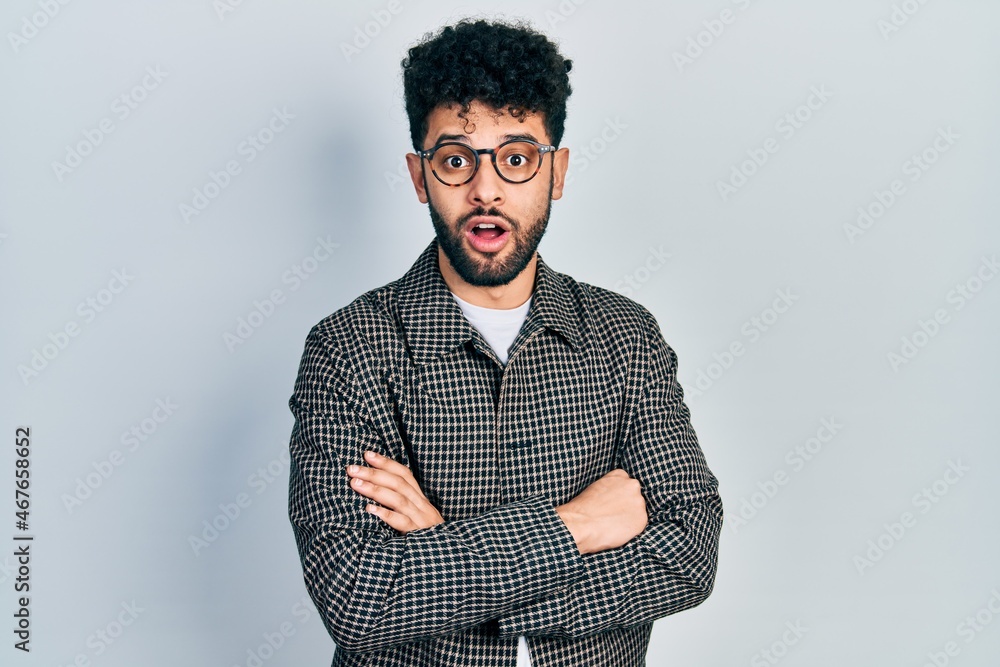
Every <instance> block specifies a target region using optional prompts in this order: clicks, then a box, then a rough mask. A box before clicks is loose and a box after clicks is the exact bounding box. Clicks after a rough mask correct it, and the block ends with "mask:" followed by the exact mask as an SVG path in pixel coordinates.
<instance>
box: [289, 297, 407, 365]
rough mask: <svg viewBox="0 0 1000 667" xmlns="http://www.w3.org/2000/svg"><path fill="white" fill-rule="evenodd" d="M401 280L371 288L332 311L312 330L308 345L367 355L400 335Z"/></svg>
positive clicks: (338, 353) (343, 354) (344, 354)
mask: <svg viewBox="0 0 1000 667" xmlns="http://www.w3.org/2000/svg"><path fill="white" fill-rule="evenodd" d="M398 284H399V280H398V279H397V280H394V281H392V282H390V283H388V284H386V285H383V286H381V287H377V288H374V289H371V290H369V291H367V292H365V293H363V294H361V295H360V296H358V297H356V298H355V299H354V300H353V301H351V302H350V303H348V304H347V305H345V306H343V307H341V308H338V309H337V310H335V311H334V312H332V313H330V314H329V315H327V316H326V317H324V318H323V319H321V320H320V321H319V322H317V323H316V324H315V325H313V327H312V328H311V329H310V330H309V333H308V335H307V336H306V345H307V347H308V346H309V345H310V344H313V345H319V346H321V347H323V348H324V349H326V350H328V351H329V352H330V353H332V354H334V355H335V356H340V357H345V358H352V357H355V358H356V357H358V356H360V355H366V354H369V353H370V352H371V350H372V349H373V348H375V347H380V340H381V343H385V342H387V341H388V339H398V337H399V336H398V331H399V325H398V315H397V312H396V308H395V296H396V293H397V290H398Z"/></svg>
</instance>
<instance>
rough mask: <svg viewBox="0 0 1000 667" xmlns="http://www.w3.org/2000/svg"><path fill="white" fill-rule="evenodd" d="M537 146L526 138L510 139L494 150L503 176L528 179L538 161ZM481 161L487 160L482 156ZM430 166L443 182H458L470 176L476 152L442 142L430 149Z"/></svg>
mask: <svg viewBox="0 0 1000 667" xmlns="http://www.w3.org/2000/svg"><path fill="white" fill-rule="evenodd" d="M539 157H540V156H539V153H538V147H537V146H535V145H534V144H532V143H529V142H527V141H513V142H511V143H509V144H505V145H503V146H502V147H501V148H500V150H498V151H497V158H496V165H497V169H498V170H499V172H500V175H501V176H503V177H504V178H506V179H508V180H511V181H514V182H515V183H520V182H522V181H526V180H528V179H529V178H531V177H532V176H533V175H534V173H535V170H536V168H537V167H538V160H539ZM480 159H481V160H484V161H485V160H488V159H489V157H488V156H487V155H482V156H481V157H480ZM431 166H432V167H433V168H434V173H436V174H437V175H438V176H439V177H440V178H441V180H443V181H444V182H445V183H450V184H453V185H458V184H461V183H464V182H466V181H468V180H470V179H471V178H472V173H473V170H474V169H475V166H476V155H475V153H474V152H473V150H472V148H470V147H468V146H465V145H462V144H446V145H443V146H441V147H440V148H438V149H437V150H436V151H435V152H434V157H433V159H432V160H431Z"/></svg>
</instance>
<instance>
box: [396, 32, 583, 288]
mask: <svg viewBox="0 0 1000 667" xmlns="http://www.w3.org/2000/svg"><path fill="white" fill-rule="evenodd" d="M402 65H403V89H404V95H405V98H406V111H407V114H408V115H409V120H410V134H411V139H412V141H413V145H414V148H415V149H416V150H417V151H418V153H420V152H424V151H430V150H432V149H435V147H440V145H441V144H442V143H443V142H454V143H459V144H466V145H467V146H468V147H470V148H472V149H479V150H481V149H493V148H496V147H498V146H500V144H503V143H504V142H506V141H510V140H511V139H522V140H528V141H530V142H533V143H534V146H532V145H526V144H520V145H519V147H520V148H525V149H528V150H526V151H522V150H516V151H513V152H505V153H503V154H498V155H496V156H495V158H494V156H492V155H490V154H489V153H488V152H481V153H480V154H478V156H476V155H472V154H469V153H468V152H465V153H462V152H461V148H459V149H458V150H459V152H457V153H455V152H453V151H454V147H452V148H447V147H444V148H437V150H436V153H435V154H434V156H432V155H431V154H428V153H426V152H425V153H424V155H423V156H421V155H419V154H412V153H411V154H409V155H407V164H408V166H409V169H410V175H411V177H412V179H413V184H414V187H415V188H416V191H417V196H418V198H419V199H420V201H421V202H423V203H426V204H428V205H429V208H430V214H431V220H432V221H433V223H434V229H435V232H436V234H437V237H438V241H439V244H440V245H441V248H442V250H443V251H444V253H445V254H446V256H447V257H448V259H449V261H450V263H451V265H452V266H453V267H454V269H455V271H456V272H457V273H458V275H459V276H461V278H462V279H463V280H464V281H465V282H467V283H470V284H472V285H477V286H496V285H505V284H507V283H509V282H510V281H511V280H513V279H514V278H515V277H517V276H518V275H519V274H520V273H521V272H522V271H523V270H524V268H525V267H526V266H527V265H528V263H529V262H530V261H531V260H532V259H533V257H534V254H535V250H536V249H537V247H538V243H539V242H540V241H541V237H542V235H543V234H544V232H545V227H546V225H547V224H548V217H549V211H550V208H551V204H552V200H553V199H558V198H559V197H561V196H562V188H563V183H564V178H565V173H566V168H567V167H568V162H569V151H568V150H567V149H565V148H562V149H559V150H555V151H553V150H550V149H549V148H545V147H547V146H553V147H558V145H559V142H560V141H561V139H562V134H563V125H564V123H565V119H566V99H567V98H568V96H569V94H570V92H571V89H570V85H569V76H568V72H569V71H570V68H571V66H572V63H571V61H569V60H567V59H565V58H563V57H562V56H561V55H560V54H559V52H558V49H557V48H556V46H555V45H554V44H552V43H551V42H550V41H549V40H548V39H547V38H546V37H545V36H544V35H541V34H539V33H537V32H535V31H534V30H532V29H531V28H528V27H526V26H521V25H512V24H506V23H488V22H485V21H475V22H467V21H463V22H460V23H458V24H456V25H454V26H447V27H445V28H443V29H441V30H440V31H439V32H438V33H437V34H435V35H430V36H428V37H426V38H425V39H424V41H422V42H421V43H419V44H418V45H416V46H414V47H413V48H411V49H410V50H409V53H408V56H407V58H406V59H404V60H403V63H402ZM538 146H542V147H543V148H541V152H535V151H537V150H538ZM507 148H510V144H508V146H507ZM550 152H551V153H552V155H551V157H550V156H549V153H550ZM435 157H436V159H435ZM494 159H495V161H496V165H497V166H498V167H499V172H498V171H497V169H496V168H495V167H494V164H495V163H494ZM477 160H478V162H479V168H478V170H476V171H475V173H474V175H473V172H472V169H471V168H473V167H474V166H475V162H476V161H477ZM525 160H527V161H528V162H525ZM435 165H436V166H435ZM525 165H530V166H531V168H530V169H527V171H525V169H524V166H525ZM451 167H455V170H456V173H457V171H461V170H464V171H465V174H466V175H467V176H468V177H469V178H468V180H467V181H465V177H464V176H463V177H461V178H456V177H455V176H454V174H451V175H449V174H445V173H444V171H445V169H446V168H451ZM535 167H537V172H535V169H534V168H535ZM531 173H534V175H533V176H532V177H531V178H530V179H529V180H527V181H524V182H511V181H520V180H521V179H522V178H525V177H527V175H529V174H531ZM519 174H521V175H519ZM505 177H506V180H505ZM463 181H465V182H463ZM478 223H487V224H495V225H497V228H498V229H500V230H501V231H502V234H501V237H502V238H498V239H497V241H495V242H494V243H493V244H490V243H489V241H490V240H491V237H492V236H493V235H494V234H495V233H496V232H490V231H482V230H480V231H479V232H473V231H471V230H472V228H473V227H475V226H476V225H477V224H478Z"/></svg>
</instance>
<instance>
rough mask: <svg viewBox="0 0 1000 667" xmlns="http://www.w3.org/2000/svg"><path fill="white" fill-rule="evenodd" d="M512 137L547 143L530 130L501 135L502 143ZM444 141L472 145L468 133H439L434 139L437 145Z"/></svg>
mask: <svg viewBox="0 0 1000 667" xmlns="http://www.w3.org/2000/svg"><path fill="white" fill-rule="evenodd" d="M512 139H528V140H530V141H537V142H538V143H540V144H542V143H545V142H543V141H538V139H537V138H535V135H533V134H531V133H530V132H526V133H524V134H504V135H501V136H500V143H503V142H505V141H511V140H512ZM442 141H458V142H460V143H463V144H469V145H470V146H471V145H472V142H471V141H469V136H468V135H466V134H446V133H442V134H439V135H438V137H437V139H435V140H434V145H435V146H436V145H438V144H439V143H441V142H442Z"/></svg>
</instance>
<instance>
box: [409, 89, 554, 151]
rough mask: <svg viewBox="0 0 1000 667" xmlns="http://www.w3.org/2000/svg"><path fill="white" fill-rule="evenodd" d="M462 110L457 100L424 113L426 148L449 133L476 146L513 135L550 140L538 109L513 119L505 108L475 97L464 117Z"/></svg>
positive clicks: (497, 141) (492, 143) (547, 141)
mask: <svg viewBox="0 0 1000 667" xmlns="http://www.w3.org/2000/svg"><path fill="white" fill-rule="evenodd" d="M461 111H462V106H461V105H460V104H456V103H451V104H442V105H440V106H438V107H436V108H435V109H434V110H433V111H431V113H430V114H429V115H428V116H427V137H426V139H425V141H424V144H425V147H429V146H432V145H434V144H435V143H437V142H438V139H439V138H440V137H441V136H442V135H448V138H449V139H450V140H455V139H456V138H458V140H459V141H462V140H463V139H468V141H469V142H470V143H471V144H473V145H476V146H479V145H483V146H494V145H496V144H498V143H500V142H501V141H503V140H504V139H506V138H509V137H512V136H521V137H529V138H533V139H535V140H536V141H538V142H540V143H545V144H547V143H549V136H548V133H547V132H546V131H545V122H544V115H543V114H542V113H541V112H525V114H524V115H523V116H522V117H520V118H515V117H513V116H512V115H510V112H509V111H507V110H506V109H497V108H496V107H492V106H489V105H486V104H484V103H482V102H480V101H478V100H473V101H472V102H471V103H470V104H469V111H468V113H466V114H465V117H464V118H461V117H459V113H460V112H461Z"/></svg>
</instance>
